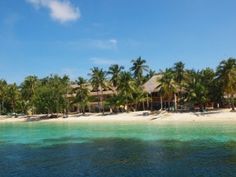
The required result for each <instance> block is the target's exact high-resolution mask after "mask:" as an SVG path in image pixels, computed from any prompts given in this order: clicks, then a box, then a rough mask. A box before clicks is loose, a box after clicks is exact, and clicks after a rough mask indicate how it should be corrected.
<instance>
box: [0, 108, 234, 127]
mask: <svg viewBox="0 0 236 177" xmlns="http://www.w3.org/2000/svg"><path fill="white" fill-rule="evenodd" d="M40 116H42V115H37V116H31V117H25V116H22V117H18V118H14V117H7V116H1V117H0V123H6V122H27V121H43V122H91V123H92V122H94V123H102V122H137V123H138V122H140V123H142V122H146V123H147V122H150V123H191V122H213V123H214V122H219V123H221V122H222V123H223V122H225V123H235V124H236V112H230V110H229V109H221V110H214V111H208V112H203V113H202V112H187V113H170V112H166V111H162V112H159V113H151V112H150V111H139V112H130V113H119V114H105V115H102V114H101V113H100V114H95V113H93V114H91V113H88V114H86V115H81V114H78V115H69V117H68V118H62V117H60V118H54V119H39V118H40Z"/></svg>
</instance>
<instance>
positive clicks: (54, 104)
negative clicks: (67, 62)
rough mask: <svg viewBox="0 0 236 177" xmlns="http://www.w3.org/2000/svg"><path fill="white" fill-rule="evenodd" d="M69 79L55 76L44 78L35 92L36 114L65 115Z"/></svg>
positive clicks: (67, 103)
mask: <svg viewBox="0 0 236 177" xmlns="http://www.w3.org/2000/svg"><path fill="white" fill-rule="evenodd" d="M69 86H70V82H69V78H68V77H67V76H64V77H59V76H57V75H55V76H50V77H47V78H44V79H43V80H42V81H41V84H40V85H39V87H38V88H37V89H36V91H35V96H34V100H33V102H34V105H35V107H36V112H37V113H48V114H49V113H50V114H52V113H65V112H67V111H68V106H69V101H68V98H67V94H68V93H69Z"/></svg>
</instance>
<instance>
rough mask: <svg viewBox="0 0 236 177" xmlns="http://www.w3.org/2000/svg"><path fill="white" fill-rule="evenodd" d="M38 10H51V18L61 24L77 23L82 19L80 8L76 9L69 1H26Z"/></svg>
mask: <svg viewBox="0 0 236 177" xmlns="http://www.w3.org/2000/svg"><path fill="white" fill-rule="evenodd" d="M26 1H27V2H29V3H31V4H32V5H33V6H35V7H36V8H40V7H44V8H47V9H49V11H50V17H51V18H52V19H53V20H55V21H58V22H60V23H65V22H69V21H76V20H78V19H79V18H80V11H79V8H78V7H74V6H73V5H72V4H71V3H70V1H69V0H66V1H61V0H26Z"/></svg>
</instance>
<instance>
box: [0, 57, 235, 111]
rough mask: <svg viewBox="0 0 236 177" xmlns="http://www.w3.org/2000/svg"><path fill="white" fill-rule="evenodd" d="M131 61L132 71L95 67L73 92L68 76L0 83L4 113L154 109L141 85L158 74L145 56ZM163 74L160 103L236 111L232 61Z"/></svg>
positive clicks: (179, 68) (177, 66) (181, 65)
mask: <svg viewBox="0 0 236 177" xmlns="http://www.w3.org/2000/svg"><path fill="white" fill-rule="evenodd" d="M131 63H132V66H131V68H130V69H129V70H124V67H123V66H119V65H117V64H114V65H112V66H110V67H109V70H108V71H104V70H103V69H101V68H98V67H94V68H92V69H91V71H90V73H89V77H90V79H89V80H86V79H85V78H82V77H79V78H78V80H76V81H74V83H76V84H78V87H75V88H72V87H71V84H72V81H70V79H69V77H68V76H63V77H60V76H58V75H51V76H48V77H46V78H42V79H39V78H38V77H36V76H28V77H26V78H25V80H24V81H23V82H22V83H21V84H20V85H16V84H15V83H14V84H8V83H7V82H6V81H5V80H0V114H7V113H15V112H17V113H24V114H28V113H29V112H31V113H32V114H38V113H46V114H53V113H54V114H55V113H64V114H66V113H68V111H69V110H70V109H71V107H72V106H73V105H75V104H77V105H79V107H80V111H81V112H82V113H85V111H86V110H88V104H89V103H90V102H92V101H93V102H94V101H96V102H97V104H98V105H99V106H98V108H99V110H98V111H99V112H103V113H104V107H105V106H109V108H110V109H112V110H113V112H119V111H121V109H120V108H121V107H122V108H123V110H126V111H131V110H137V109H140V108H142V109H145V108H149V109H151V106H150V105H149V103H150V102H151V96H150V93H146V92H145V91H144V90H143V87H142V86H143V84H144V83H145V82H146V81H147V80H149V79H150V78H151V77H152V76H153V75H154V74H155V71H153V70H151V69H150V68H149V66H148V65H147V64H146V61H145V60H144V59H142V58H141V57H139V58H137V59H136V60H132V61H131ZM159 74H161V75H162V77H161V79H159V80H158V81H157V82H159V83H160V84H159V85H158V87H157V89H158V90H159V94H160V97H161V100H162V99H165V100H168V102H169V104H170V102H171V101H172V100H174V110H177V109H181V108H183V107H184V106H188V108H194V106H195V105H198V106H199V107H200V109H201V110H204V109H205V107H206V105H207V103H214V105H215V106H216V107H219V106H225V105H228V106H230V107H231V108H232V110H235V107H234V104H235V97H236V59H234V58H229V59H227V60H223V61H221V62H220V64H219V65H218V67H217V68H216V70H213V69H211V68H205V69H202V70H193V69H186V68H185V64H184V63H182V62H177V63H175V64H174V66H173V67H171V68H167V69H165V70H164V71H160V72H159ZM90 88H92V91H94V92H95V93H97V97H96V98H94V97H91V95H90V91H91V89H90ZM106 90H112V91H113V95H112V96H111V97H109V98H107V99H104V96H103V92H104V91H106ZM71 95H74V96H73V97H72V96H71ZM144 104H146V107H145V106H144ZM161 108H163V106H162V105H161ZM169 108H170V106H169Z"/></svg>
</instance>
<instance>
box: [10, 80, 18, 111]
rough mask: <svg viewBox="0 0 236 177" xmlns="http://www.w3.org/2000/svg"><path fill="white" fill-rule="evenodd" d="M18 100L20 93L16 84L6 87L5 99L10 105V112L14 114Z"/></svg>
mask: <svg viewBox="0 0 236 177" xmlns="http://www.w3.org/2000/svg"><path fill="white" fill-rule="evenodd" d="M19 98H20V91H19V89H18V87H17V85H16V83H14V84H10V85H8V87H7V99H8V102H9V103H10V107H11V112H13V113H15V112H16V106H17V102H18V101H19Z"/></svg>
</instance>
